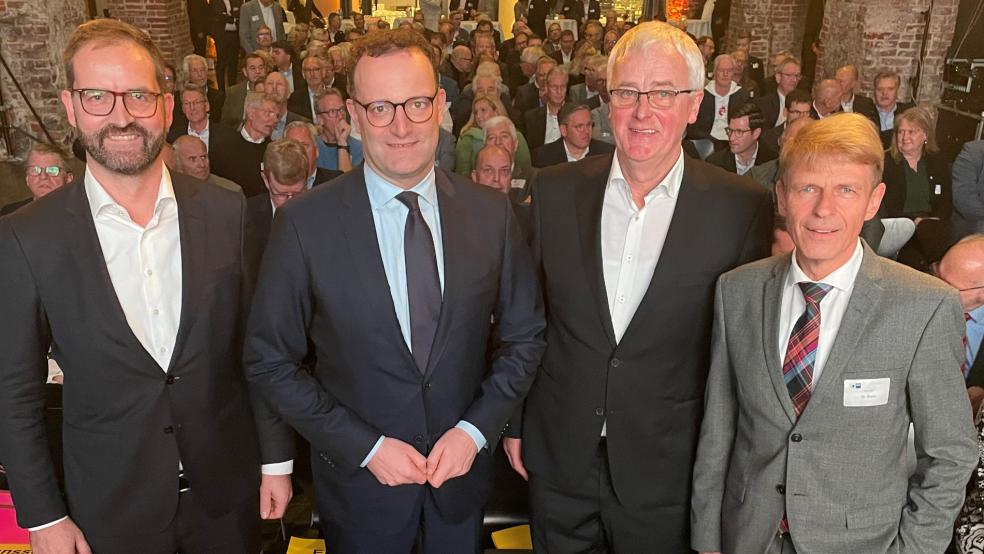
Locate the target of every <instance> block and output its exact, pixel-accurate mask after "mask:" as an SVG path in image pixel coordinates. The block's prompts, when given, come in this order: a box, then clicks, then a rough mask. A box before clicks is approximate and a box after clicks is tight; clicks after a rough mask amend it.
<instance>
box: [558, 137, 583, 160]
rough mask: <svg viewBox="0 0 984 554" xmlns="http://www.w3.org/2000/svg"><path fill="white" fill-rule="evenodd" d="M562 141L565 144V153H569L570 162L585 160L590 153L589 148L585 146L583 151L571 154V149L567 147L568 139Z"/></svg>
mask: <svg viewBox="0 0 984 554" xmlns="http://www.w3.org/2000/svg"><path fill="white" fill-rule="evenodd" d="M561 142H562V143H563V145H564V154H567V161H569V162H576V161H578V160H583V159H584V158H585V157H586V156H587V155H588V149H587V148H585V149H584V151H583V152H581V153H580V154H579V155H577V156H575V155H574V154H571V149H570V148H568V147H567V141H566V140H563V141H561Z"/></svg>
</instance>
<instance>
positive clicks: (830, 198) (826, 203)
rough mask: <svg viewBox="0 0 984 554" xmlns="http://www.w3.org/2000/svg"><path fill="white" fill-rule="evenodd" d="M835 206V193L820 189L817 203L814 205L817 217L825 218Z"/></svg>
mask: <svg viewBox="0 0 984 554" xmlns="http://www.w3.org/2000/svg"><path fill="white" fill-rule="evenodd" d="M833 208H834V193H833V192H832V191H828V190H822V191H820V194H819V195H818V196H817V201H816V204H815V205H814V206H813V213H814V215H816V216H817V217H820V218H823V217H827V216H829V215H830V214H832V213H833V211H834V210H833Z"/></svg>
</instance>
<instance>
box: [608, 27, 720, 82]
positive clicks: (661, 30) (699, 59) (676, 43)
mask: <svg viewBox="0 0 984 554" xmlns="http://www.w3.org/2000/svg"><path fill="white" fill-rule="evenodd" d="M654 49H658V50H661V51H663V52H666V51H674V52H676V53H677V54H679V55H680V56H682V57H683V61H684V62H685V63H686V64H687V73H688V74H689V76H688V79H687V81H688V83H687V87H688V88H690V89H694V90H699V89H702V88H704V57H703V56H701V54H700V49H699V48H697V43H696V42H694V41H693V39H691V38H690V36H688V35H687V33H684V32H683V31H681V30H680V29H677V28H675V27H673V26H670V25H667V24H666V23H662V22H660V21H647V22H645V23H640V24H639V25H636V26H635V27H633V28H631V29H629V31H628V32H626V33H625V34H624V35H622V38H620V39H619V41H618V42H616V43H615V47H614V48H612V51H611V52H610V53H609V55H608V82H609V83H610V82H612V74H613V73H614V72H615V66H616V65H617V64H618V63H619V62H620V61H622V58H624V57H626V56H627V55H628V54H630V53H633V52H641V53H649V52H651V51H652V50H654Z"/></svg>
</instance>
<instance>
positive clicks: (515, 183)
mask: <svg viewBox="0 0 984 554" xmlns="http://www.w3.org/2000/svg"><path fill="white" fill-rule="evenodd" d="M525 186H526V179H513V180H512V188H514V189H521V188H523V187H525Z"/></svg>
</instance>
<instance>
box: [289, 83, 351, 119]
mask: <svg viewBox="0 0 984 554" xmlns="http://www.w3.org/2000/svg"><path fill="white" fill-rule="evenodd" d="M347 83H348V81H347V80H346V79H345V74H344V73H335V80H334V82H333V83H332V85H331V86H332V87H334V88H337V89H338V90H339V92H341V93H342V99H343V100H344V99H346V98H348V89H347V86H348V85H347ZM309 95H310V90H309V89H308V87H307V84H306V83H305V85H304V86H303V87H299V88H296V89H294V92H292V93H291V94H290V98H288V99H287V109H288V110H290V111H292V112H294V113H296V114H298V115H302V116H304V117H306V118H308V119H309V120H311V121H314V120H315V116H314V114H313V113H311V101H310V100H309V98H310V96H309Z"/></svg>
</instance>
